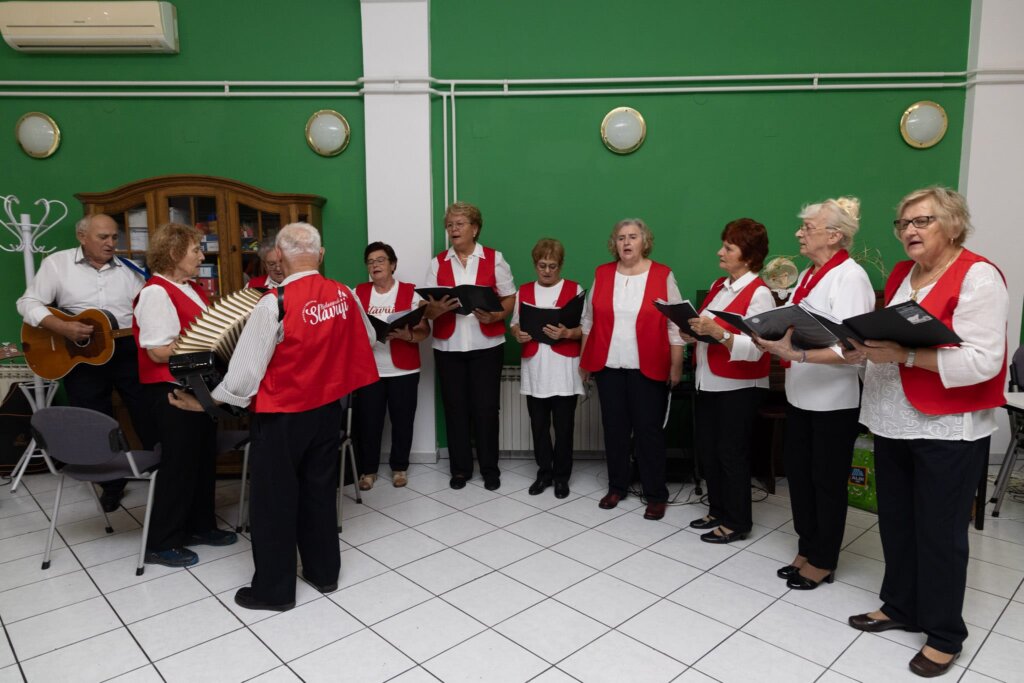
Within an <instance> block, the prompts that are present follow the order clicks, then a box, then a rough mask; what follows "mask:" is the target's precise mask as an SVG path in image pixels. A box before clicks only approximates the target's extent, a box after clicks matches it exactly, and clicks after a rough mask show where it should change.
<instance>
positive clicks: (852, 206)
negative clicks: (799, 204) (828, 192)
mask: <svg viewBox="0 0 1024 683" xmlns="http://www.w3.org/2000/svg"><path fill="white" fill-rule="evenodd" d="M823 211H824V212H825V214H826V215H827V216H828V222H827V226H828V229H829V230H835V231H836V232H838V233H839V234H840V235H842V239H841V240H840V241H839V248H840V249H849V248H850V247H852V246H853V237H854V235H856V234H857V231H858V230H860V200H859V199H857V198H856V197H840V198H838V199H826V200H825V201H823V202H819V203H817V204H807V205H806V206H804V208H802V209H801V210H800V213H799V214H798V216H797V217H798V218H799V219H800V220H807V219H808V218H814V217H815V216H817V215H818V214H819V213H821V212H823Z"/></svg>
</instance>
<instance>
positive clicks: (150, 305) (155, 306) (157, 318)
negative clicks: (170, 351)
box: [135, 275, 206, 349]
mask: <svg viewBox="0 0 1024 683" xmlns="http://www.w3.org/2000/svg"><path fill="white" fill-rule="evenodd" d="M153 277H158V278H162V279H164V280H167V282H170V283H171V284H172V285H174V286H175V287H177V288H178V289H180V290H181V291H182V292H184V293H185V296H187V297H188V298H189V299H191V300H192V301H194V302H195V303H196V305H197V306H199V308H200V309H201V310H204V311H205V310H206V304H204V303H203V300H202V299H200V298H199V295H198V294H196V292H195V290H194V289H192V287H190V286H189V285H188V284H178V283H177V282H173V281H171V280H169V279H167V278H165V277H164V276H163V275H154V276H153ZM135 320H136V322H138V324H139V346H141V347H142V348H144V349H155V348H159V347H161V346H167V345H168V344H170V343H171V342H172V341H174V340H175V339H177V338H178V335H179V334H180V333H181V323H180V322H179V320H178V310H177V309H176V308H175V307H174V303H173V302H172V301H171V297H170V295H169V294H168V293H167V290H165V289H164V288H163V287H160V286H159V285H154V286H152V287H144V288H143V289H142V292H141V293H140V294H139V302H138V303H137V304H136V305H135Z"/></svg>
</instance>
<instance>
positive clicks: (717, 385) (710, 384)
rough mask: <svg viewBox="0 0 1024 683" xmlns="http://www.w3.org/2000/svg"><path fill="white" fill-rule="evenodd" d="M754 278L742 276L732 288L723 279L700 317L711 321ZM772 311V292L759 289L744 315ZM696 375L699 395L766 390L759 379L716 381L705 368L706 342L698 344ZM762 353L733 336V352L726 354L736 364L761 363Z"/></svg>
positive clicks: (750, 341)
mask: <svg viewBox="0 0 1024 683" xmlns="http://www.w3.org/2000/svg"><path fill="white" fill-rule="evenodd" d="M756 277H757V273H745V274H744V275H742V276H741V277H739V278H738V279H737V280H736V282H733V283H732V284H730V283H729V280H728V279H726V281H725V284H724V285H723V286H722V289H721V290H719V292H718V294H716V295H715V298H714V299H712V300H711V303H709V304H708V305H707V307H706V308H705V309H704V311H703V312H702V313H701V315H702V316H705V317H708V318H714V317H715V316H714V314H713V313H711V311H712V310H715V311H723V310H725V308H726V306H728V305H729V304H731V303H732V302H733V299H735V298H736V297H737V296H738V295H739V293H740V292H742V291H743V290H744V289H745V288H746V286H747V285H749V284H750V283H751V282H753V281H754V278H756ZM773 308H775V298H774V297H772V293H771V290H769V289H768V288H767V287H758V288H757V290H756V291H755V292H754V296H753V297H752V298H751V299H750V306H749V307H748V308H747V312H746V315H744V317H746V316H747V315H757V314H758V313H764V312H765V311H770V310H771V309H773ZM696 353H697V372H696V375H695V377H696V382H697V388H698V389H699V390H701V391H735V390H736V389H751V388H758V389H767V388H768V378H767V377H761V378H758V379H732V378H730V377H719V376H718V375H716V374H715V373H714V372H712V371H711V367H710V366H709V365H708V344H707V343H706V342H702V341H699V342H697V349H696ZM761 356H762V352H761V351H760V350H758V348H757V346H755V345H754V340H753V339H751V338H750V337H748V336H746V335H744V334H734V335H733V336H732V351H731V352H730V354H729V360H739V361H757V360H760V359H761Z"/></svg>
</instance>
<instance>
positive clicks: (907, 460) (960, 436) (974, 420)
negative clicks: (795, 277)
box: [850, 187, 1008, 677]
mask: <svg viewBox="0 0 1024 683" xmlns="http://www.w3.org/2000/svg"><path fill="white" fill-rule="evenodd" d="M897 215H898V216H899V218H898V219H897V220H896V221H895V222H894V223H895V226H896V236H897V237H898V238H899V240H900V241H901V242H902V243H903V248H904V250H905V251H906V253H907V256H909V257H910V260H909V261H903V262H901V263H898V264H896V266H895V267H894V268H893V270H892V273H891V274H890V275H889V280H888V282H886V285H885V300H886V305H887V306H892V305H895V304H899V303H902V302H905V301H908V300H911V299H912V300H914V301H917V302H918V303H920V304H921V306H922V307H924V308H925V309H926V310H927V311H928V312H929V313H931V314H932V315H934V316H935V317H936V318H938V319H939V320H941V321H942V322H944V323H945V324H946V325H947V326H949V327H950V328H952V329H953V331H954V332H956V333H957V334H958V335H959V336H960V338H961V339H962V340H963V341H962V342H961V343H960V345H959V346H950V347H945V348H918V349H908V348H904V347H901V346H899V345H898V344H896V343H895V342H889V341H868V342H867V343H866V344H867V345H866V346H860V345H858V346H857V348H858V354H859V355H858V356H857V357H858V358H864V357H866V358H867V359H868V360H869V361H870V362H869V363H868V364H867V373H866V375H865V378H864V401H863V406H862V408H861V414H860V417H861V422H863V423H864V424H865V425H866V426H867V427H868V428H869V429H870V430H871V431H872V433H874V435H875V467H876V468H877V472H878V480H877V481H878V527H879V531H880V532H881V534H882V550H883V552H884V553H885V578H884V579H883V581H882V590H881V594H880V597H881V599H882V603H883V604H882V607H881V609H879V610H877V611H875V612H870V613H868V614H859V615H856V616H852V617H850V625H851V626H853V627H854V628H856V629H860V630H862V631H872V632H877V631H885V630H888V629H903V630H907V631H924V633H925V634H926V636H927V638H926V640H925V645H924V647H923V649H922V650H921V651H920V652H918V653H917V654H916V655H915V656H914V658H913V659H912V660H911V661H910V669H911V671H913V672H914V673H916V674H918V675H919V676H928V677H930V676H937V675H939V674H942V673H945V672H946V671H948V670H949V669H950V668H951V667H952V666H953V662H954V661H955V660H956V658H957V656H958V655H959V653H960V650H961V648H962V646H963V642H964V639H965V638H966V637H967V627H966V625H965V624H964V620H963V617H962V616H961V612H962V611H963V602H964V590H965V586H966V582H967V554H968V541H967V539H968V535H967V527H968V524H969V523H970V518H971V501H972V499H973V497H974V491H975V490H976V489H977V487H978V481H979V479H980V477H981V476H982V473H983V470H984V466H985V464H986V463H987V461H988V460H987V458H988V452H989V441H990V439H991V434H992V432H994V431H995V430H996V410H997V409H998V408H1000V407H1001V406H1002V405H1003V404H1004V402H1005V399H1004V395H1003V391H1004V390H1005V389H1006V319H1007V311H1008V295H1007V291H1006V284H1005V282H1004V280H1003V277H1002V274H1001V273H1000V272H999V270H998V269H997V268H996V267H995V266H994V265H993V264H992V263H991V262H989V261H988V260H986V259H985V258H984V257H982V256H979V255H977V254H974V253H972V252H971V251H969V250H967V249H965V248H964V246H963V244H964V241H965V240H966V238H967V235H968V233H969V232H970V231H971V223H970V214H969V213H968V210H967V202H966V201H965V200H964V198H963V196H961V195H960V194H958V193H957V192H954V191H953V190H950V189H946V188H943V187H930V188H926V189H923V190H917V191H916V192H912V193H910V194H909V195H907V196H906V197H904V198H903V201H901V202H900V205H899V210H898V212H897Z"/></svg>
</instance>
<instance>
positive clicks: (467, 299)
mask: <svg viewBox="0 0 1024 683" xmlns="http://www.w3.org/2000/svg"><path fill="white" fill-rule="evenodd" d="M416 293H417V294H419V295H420V296H421V297H423V298H424V299H435V300H437V301H440V300H441V299H443V298H444V297H446V296H450V297H453V298H455V299H458V300H459V307H458V308H456V309H455V310H454V311H453V312H454V313H458V314H459V315H473V309H475V308H479V309H482V310H485V311H500V310H501V301H499V300H498V295H497V294H495V293H494V290H493V289H491V288H490V287H484V286H483V285H459V286H458V287H417V288H416Z"/></svg>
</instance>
